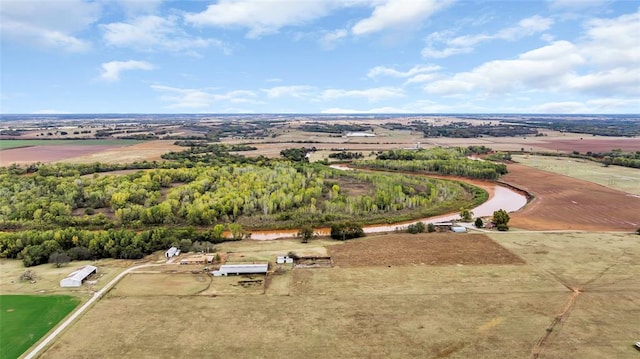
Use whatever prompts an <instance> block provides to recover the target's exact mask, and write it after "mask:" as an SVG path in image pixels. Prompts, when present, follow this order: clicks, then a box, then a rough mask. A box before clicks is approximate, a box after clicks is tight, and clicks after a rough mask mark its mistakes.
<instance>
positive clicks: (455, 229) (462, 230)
mask: <svg viewBox="0 0 640 359" xmlns="http://www.w3.org/2000/svg"><path fill="white" fill-rule="evenodd" d="M451 231H452V232H456V233H466V232H467V228H465V227H462V226H452V227H451Z"/></svg>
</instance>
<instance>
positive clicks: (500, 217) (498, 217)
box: [493, 209, 511, 231]
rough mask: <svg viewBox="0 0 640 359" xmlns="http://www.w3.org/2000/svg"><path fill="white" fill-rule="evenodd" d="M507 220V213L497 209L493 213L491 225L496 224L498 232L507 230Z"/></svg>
mask: <svg viewBox="0 0 640 359" xmlns="http://www.w3.org/2000/svg"><path fill="white" fill-rule="evenodd" d="M509 219H511V217H509V213H507V211H505V210H504V209H499V210H497V211H495V212H493V223H495V224H496V228H497V229H498V230H499V231H508V230H509V226H508V224H509Z"/></svg>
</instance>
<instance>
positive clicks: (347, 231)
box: [331, 222, 364, 241]
mask: <svg viewBox="0 0 640 359" xmlns="http://www.w3.org/2000/svg"><path fill="white" fill-rule="evenodd" d="M359 237H364V230H363V229H362V226H361V225H359V224H357V223H352V222H344V223H336V224H334V225H332V226H331V238H333V239H337V240H339V241H344V240H347V239H353V238H359Z"/></svg>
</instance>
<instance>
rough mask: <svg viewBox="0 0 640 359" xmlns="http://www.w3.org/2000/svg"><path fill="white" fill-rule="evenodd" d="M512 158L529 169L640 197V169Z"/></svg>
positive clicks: (544, 158) (568, 160)
mask: <svg viewBox="0 0 640 359" xmlns="http://www.w3.org/2000/svg"><path fill="white" fill-rule="evenodd" d="M512 158H513V160H514V161H516V162H518V163H520V164H523V165H526V166H529V167H533V168H537V169H541V170H545V171H549V172H553V173H558V174H561V175H565V176H569V177H573V178H577V179H581V180H585V181H589V182H593V183H597V184H599V185H602V186H605V187H609V188H613V189H617V190H620V191H624V192H627V193H631V194H636V195H640V169H635V168H629V167H622V166H609V167H605V166H603V165H602V164H600V163H596V162H593V161H587V160H582V159H575V158H567V157H553V156H533V155H524V156H523V155H514V156H512Z"/></svg>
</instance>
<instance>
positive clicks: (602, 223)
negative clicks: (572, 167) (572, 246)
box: [502, 164, 640, 231]
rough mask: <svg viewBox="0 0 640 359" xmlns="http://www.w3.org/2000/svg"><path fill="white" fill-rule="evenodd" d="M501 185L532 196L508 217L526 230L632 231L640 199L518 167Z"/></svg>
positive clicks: (513, 167)
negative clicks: (508, 185)
mask: <svg viewBox="0 0 640 359" xmlns="http://www.w3.org/2000/svg"><path fill="white" fill-rule="evenodd" d="M508 169H509V173H508V174H507V175H506V176H504V177H503V178H502V179H503V180H504V182H506V183H508V184H511V185H513V186H516V187H517V188H520V189H523V190H525V191H527V192H529V193H531V194H533V195H534V196H535V199H534V200H533V201H532V202H531V203H530V204H529V205H527V206H526V207H525V208H524V209H522V210H520V211H517V212H515V213H512V214H511V221H510V222H509V226H512V227H516V228H523V229H529V230H591V231H635V230H636V229H637V228H638V227H640V198H638V197H637V196H634V195H631V194H629V193H625V192H622V191H618V190H614V189H611V188H607V187H604V186H601V185H598V184H595V183H592V182H587V181H583V180H580V179H577V178H571V177H567V176H563V175H559V174H555V173H551V172H547V171H542V170H538V169H535V168H531V167H527V166H524V165H519V164H509V166H508Z"/></svg>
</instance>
